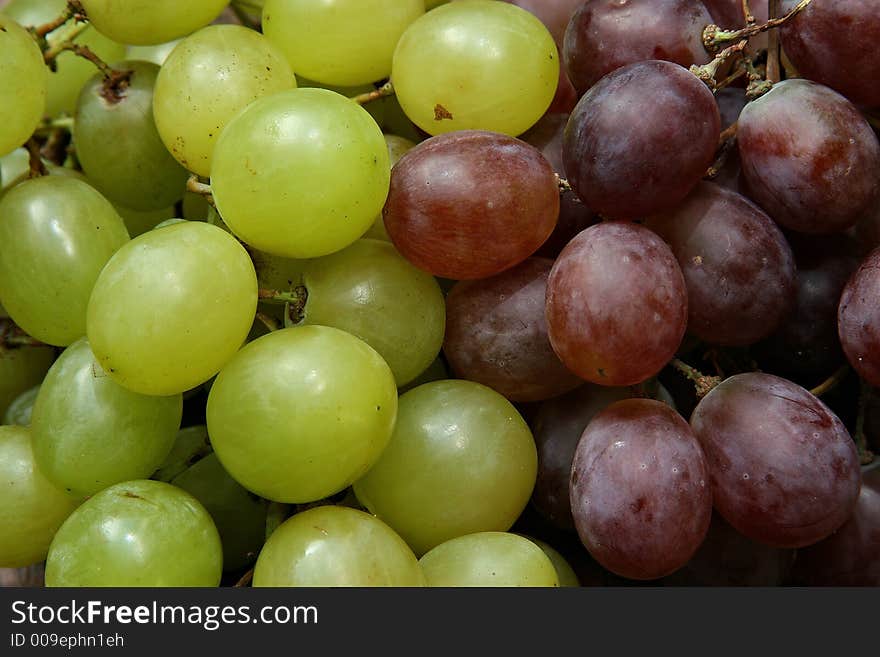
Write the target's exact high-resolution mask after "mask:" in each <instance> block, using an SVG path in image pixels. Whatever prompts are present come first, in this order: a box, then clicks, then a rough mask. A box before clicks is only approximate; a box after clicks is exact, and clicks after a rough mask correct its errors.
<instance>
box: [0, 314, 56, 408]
mask: <svg viewBox="0 0 880 657" xmlns="http://www.w3.org/2000/svg"><path fill="white" fill-rule="evenodd" d="M3 323H4V321H0V328H2V327H3ZM53 360H55V350H54V349H52V348H50V347H14V348H10V347H6V346H4V345H2V343H0V413H2V414H5V413H6V411H7V409H8V408H9V406H10V404H12V402H13V401H15V399H16V398H17V397H18V396H19V395H21V394H23V393H24V392H25V391H26V390H30V389H31V388H33V387H34V386H36V385H38V384H39V383H40V382H41V381H42V380H43V377H44V376H45V375H46V372H48V371H49V368H50V367H51V366H52V361H53ZM3 424H6V422H4V423H3Z"/></svg>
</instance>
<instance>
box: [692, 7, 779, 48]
mask: <svg viewBox="0 0 880 657" xmlns="http://www.w3.org/2000/svg"><path fill="white" fill-rule="evenodd" d="M703 4H704V5H705V6H706V9H708V10H709V13H710V14H711V15H712V21H713V22H714V23H715V24H716V25H718V27H720V28H722V29H727V30H733V29H738V28H743V27H745V25H746V18H745V14H744V13H743V3H742V0H703ZM749 9H750V10H751V12H752V16H754V17H755V22H756V23H757V24H758V25H761V24H762V23H766V22H767V20H768V19H769V18H770V6H769V2H768V0H749ZM783 14H784V12H778V13H777V16H782V15H783ZM767 45H768V42H767V33H766V32H762V33H761V34H756V35H755V36H753V37H751V38H750V39H749V47H750V49H751V50H753V51H754V52H758V51H760V50H763V49H765V48H767Z"/></svg>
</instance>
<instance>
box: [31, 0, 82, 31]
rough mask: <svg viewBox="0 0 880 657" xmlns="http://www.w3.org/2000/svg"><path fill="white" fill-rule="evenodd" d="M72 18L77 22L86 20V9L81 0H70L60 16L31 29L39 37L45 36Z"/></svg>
mask: <svg viewBox="0 0 880 657" xmlns="http://www.w3.org/2000/svg"><path fill="white" fill-rule="evenodd" d="M71 18H73V19H74V20H76V21H77V22H83V21H85V20H86V10H85V9H83V6H82V3H81V2H80V0H68V1H67V6H66V7H65V8H64V11H63V12H62V13H61V15H60V16H58V18H56V19H54V20H51V21H49V22H48V23H43V24H42V25H38V26H36V27H34V28H31V30H32V31H33V33H34V34H36V35H37V36H38V37H45V36H46V35H47V34H49V32H54V31H55V30H57V29H58V28H59V27H61V26H62V25H64V24H65V23H66V22H67V21H69V20H70V19H71Z"/></svg>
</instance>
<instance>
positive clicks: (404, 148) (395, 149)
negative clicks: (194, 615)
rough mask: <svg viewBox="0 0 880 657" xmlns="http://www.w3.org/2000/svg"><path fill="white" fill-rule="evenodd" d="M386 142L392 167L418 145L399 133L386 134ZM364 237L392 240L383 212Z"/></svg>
mask: <svg viewBox="0 0 880 657" xmlns="http://www.w3.org/2000/svg"><path fill="white" fill-rule="evenodd" d="M385 143H386V144H387V145H388V157H389V159H390V162H391V168H392V169H393V168H394V165H395V164H397V161H398V160H399V159H400V158H402V157H403V156H404V155H406V154H407V153H408V152H409V151H411V150H412V149H413V148H415V147H416V144H415V142H413V141H411V140H409V139H406V138H405V137H398V136H397V135H387V134H386V135H385ZM364 237H372V238H373V239H377V240H385V241H386V242H390V241H391V238H390V237H389V236H388V231H387V230H385V220H384V219H383V217H382V215H381V214H379V216H378V217H376V220H375V221H374V222H373V225H372V226H370V229H369V230H368V231H367V232H366V234H364Z"/></svg>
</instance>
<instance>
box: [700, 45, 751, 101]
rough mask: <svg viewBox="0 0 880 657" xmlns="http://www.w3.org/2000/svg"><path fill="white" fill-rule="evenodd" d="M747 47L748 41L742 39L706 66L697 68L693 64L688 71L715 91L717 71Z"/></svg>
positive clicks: (716, 87)
mask: <svg viewBox="0 0 880 657" xmlns="http://www.w3.org/2000/svg"><path fill="white" fill-rule="evenodd" d="M747 45H749V40H748V39H743V40H742V41H740V42H739V43H735V44H733V45H732V46H728V47H727V48H725V49H724V50H722V51H721V52H719V53H718V54H717V55H715V58H714V59H713V60H712V61H711V62H709V63H708V64H703V65H702V66H697V65H696V64H694V65H693V66H691V68H690V71H691V73H693V74H694V75H696V76H697V77H698V78H700V80H702V81H703V82H704V83H706V85H707V86H708V87H709V88H710V89H711V90H712V91H716V90H717V89H718V88H719V87H718V83H717V82H716V81H715V76H716V75H718V69H719V68H720V67H721V66H722V65H723V64H724V63H725V62H726V61H727V60H728V59H730V58H731V57H733V56H734V55H737V54H739V53H741V52H742V51H743V50H744V49H745V47H746V46H747Z"/></svg>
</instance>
